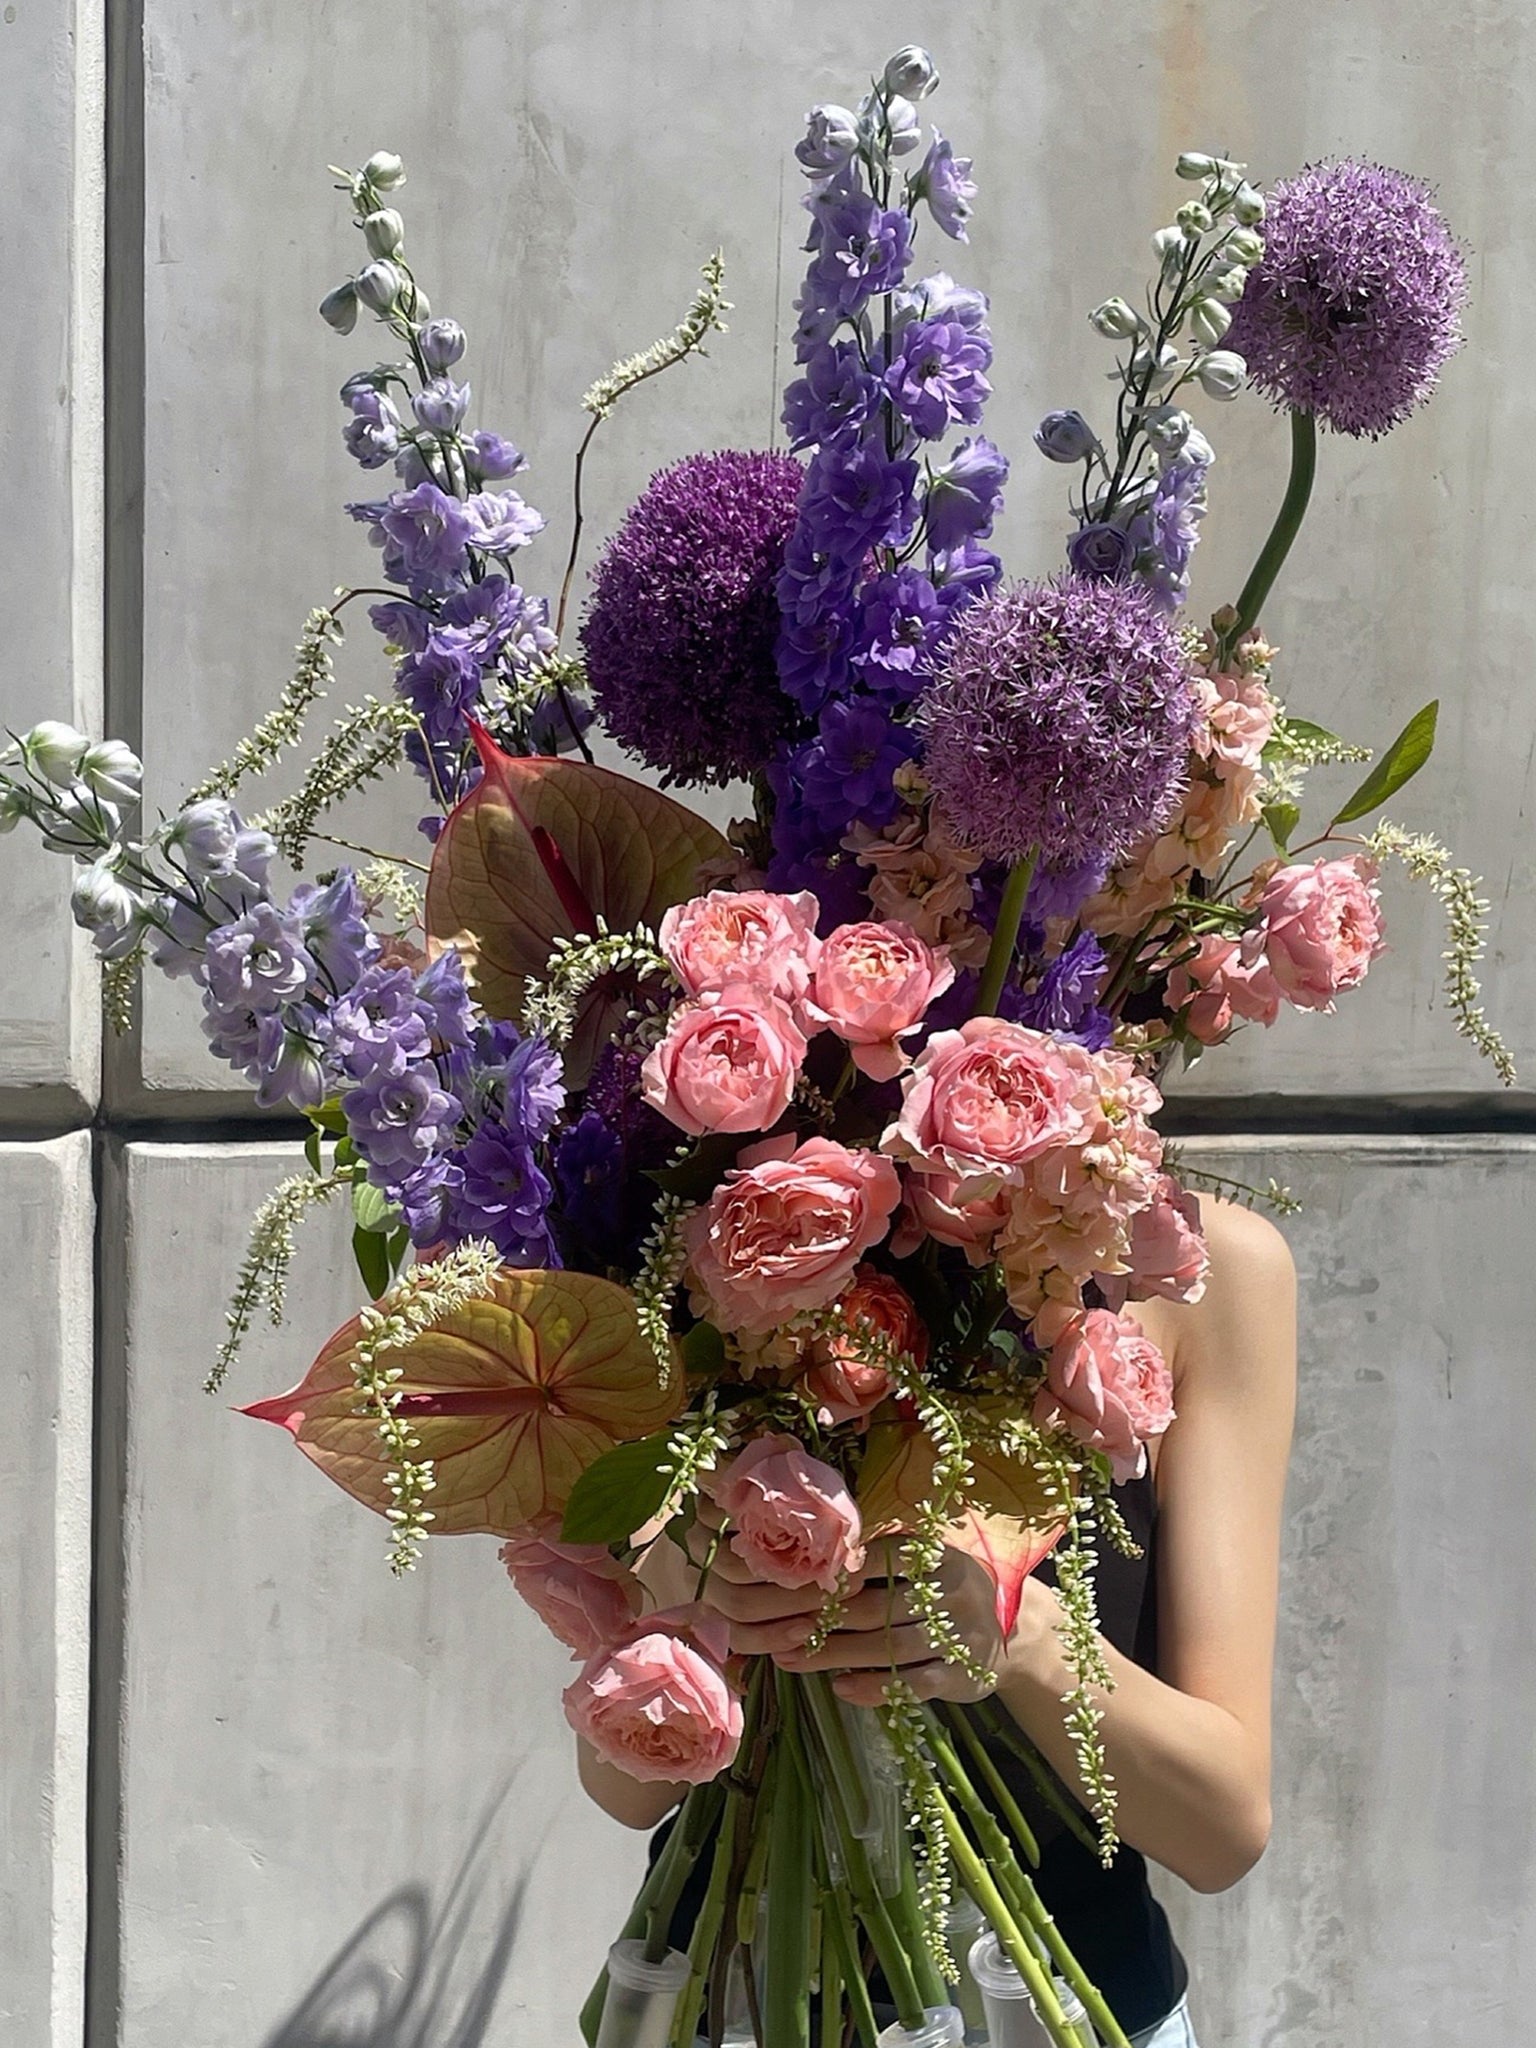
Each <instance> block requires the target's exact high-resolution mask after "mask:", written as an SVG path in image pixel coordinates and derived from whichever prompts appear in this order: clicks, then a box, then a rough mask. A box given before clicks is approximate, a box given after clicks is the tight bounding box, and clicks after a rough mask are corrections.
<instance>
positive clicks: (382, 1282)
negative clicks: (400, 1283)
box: [352, 1223, 395, 1301]
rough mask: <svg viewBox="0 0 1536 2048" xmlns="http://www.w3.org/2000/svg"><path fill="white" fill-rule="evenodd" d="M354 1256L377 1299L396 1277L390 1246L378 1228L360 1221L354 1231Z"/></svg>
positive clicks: (365, 1283)
mask: <svg viewBox="0 0 1536 2048" xmlns="http://www.w3.org/2000/svg"><path fill="white" fill-rule="evenodd" d="M352 1256H353V1258H354V1259H355V1260H356V1261H357V1270H358V1272H359V1273H361V1274H362V1276H363V1285H364V1286H365V1287H366V1288H367V1290H368V1292H369V1294H370V1295H371V1296H372V1297H373V1299H374V1300H375V1301H377V1300H378V1298H379V1296H380V1295H381V1294H382V1293H383V1292H384V1290H385V1288H386V1287H387V1286H388V1285H389V1283H390V1281H391V1280H393V1279H394V1277H395V1273H394V1268H393V1267H392V1266H391V1265H390V1263H389V1246H388V1245H387V1244H386V1243H385V1241H384V1239H383V1238H382V1237H381V1236H380V1235H379V1233H378V1232H377V1231H376V1230H370V1229H368V1228H366V1227H365V1226H364V1225H363V1224H361V1223H360V1224H358V1226H357V1228H356V1229H355V1230H354V1231H353V1233H352Z"/></svg>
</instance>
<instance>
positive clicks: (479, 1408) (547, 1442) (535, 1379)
mask: <svg viewBox="0 0 1536 2048" xmlns="http://www.w3.org/2000/svg"><path fill="white" fill-rule="evenodd" d="M360 1329H361V1325H360V1322H359V1321H358V1319H356V1318H354V1319H353V1320H352V1321H351V1322H349V1323H347V1324H345V1325H344V1326H343V1327H342V1328H341V1329H340V1330H338V1331H337V1332H336V1335H335V1336H334V1337H332V1339H331V1340H330V1342H329V1343H328V1344H327V1345H326V1346H325V1348H324V1350H323V1351H322V1352H321V1353H320V1355H319V1357H318V1358H317V1359H316V1360H315V1362H314V1364H313V1365H312V1366H311V1367H310V1368H309V1371H308V1372H307V1373H306V1374H305V1375H304V1378H303V1379H302V1380H301V1381H300V1382H299V1384H298V1386H296V1387H295V1388H294V1389H293V1390H292V1392H291V1393H287V1394H279V1395H276V1396H274V1397H273V1398H272V1399H270V1400H266V1401H257V1402H254V1403H253V1404H252V1405H251V1406H250V1407H249V1408H246V1409H245V1410H243V1413H245V1414H247V1415H251V1416H254V1417H255V1418H256V1419H257V1420H258V1421H261V1422H275V1423H277V1424H279V1425H280V1427H282V1428H284V1429H286V1430H288V1431H289V1433H290V1434H291V1435H292V1437H293V1439H294V1441H295V1443H296V1444H297V1445H298V1447H299V1449H300V1450H301V1451H302V1452H303V1453H304V1455H305V1456H306V1457H307V1458H309V1459H310V1460H311V1461H312V1462H313V1463H314V1464H316V1465H318V1466H319V1468H320V1470H321V1471H322V1472H324V1473H325V1474H326V1476H327V1477H328V1478H330V1479H334V1480H335V1482H336V1484H337V1485H338V1486H340V1487H342V1488H343V1489H344V1490H345V1491H346V1492H348V1493H350V1494H351V1495H352V1496H353V1498H354V1499H355V1500H360V1501H362V1502H363V1503H364V1505H365V1506H367V1507H371V1508H373V1509H374V1510H375V1511H377V1512H378V1513H381V1514H382V1513H383V1512H384V1511H385V1510H386V1509H388V1508H389V1507H390V1506H391V1505H392V1503H393V1497H392V1495H391V1494H390V1492H389V1490H388V1484H387V1481H388V1475H389V1471H390V1459H389V1455H388V1453H387V1452H386V1450H385V1448H384V1445H383V1443H382V1442H381V1440H380V1437H379V1430H378V1424H377V1421H376V1420H375V1419H374V1418H372V1417H371V1416H369V1415H368V1414H366V1413H363V1414H359V1413H358V1409H359V1406H360V1403H359V1398H358V1391H357V1386H356V1381H355V1376H354V1370H353V1368H354V1361H355V1356H356V1345H357V1340H358V1336H359V1334H360ZM383 1359H384V1362H386V1363H387V1364H388V1365H389V1366H391V1367H395V1366H398V1367H400V1368H401V1378H400V1379H399V1381H398V1382H397V1383H396V1384H397V1386H398V1388H399V1392H400V1409H401V1412H402V1413H403V1414H405V1415H406V1416H408V1417H409V1419H410V1421H411V1424H412V1426H413V1428H414V1429H415V1432H416V1434H417V1436H418V1437H419V1438H420V1439H421V1452H420V1456H421V1457H423V1458H429V1459H431V1461H432V1464H433V1469H434V1476H435V1478H436V1481H437V1483H436V1486H435V1487H434V1488H433V1490H432V1492H431V1493H430V1494H429V1496H428V1501H427V1505H428V1507H429V1508H430V1510H431V1513H432V1516H433V1522H432V1527H433V1530H434V1531H435V1532H436V1533H437V1534H440V1535H449V1536H452V1535H471V1534H488V1535H493V1536H511V1535H514V1534H515V1533H517V1531H519V1530H520V1529H522V1528H523V1527H524V1526H525V1525H526V1524H527V1523H529V1522H533V1521H537V1520H538V1519H539V1518H540V1517H541V1516H543V1515H559V1514H560V1513H561V1511H562V1510H563V1508H564V1506H565V1502H566V1500H567V1498H568V1497H569V1494H570V1491H571V1488H572V1487H573V1486H574V1485H575V1483H576V1481H577V1479H578V1478H579V1476H580V1475H581V1473H582V1472H584V1471H585V1470H586V1468H587V1466H588V1465H590V1464H592V1463H593V1462H594V1460H595V1459H597V1458H599V1457H601V1456H602V1454H603V1452H604V1451H607V1450H611V1449H612V1447H613V1445H614V1444H616V1443H620V1442H624V1441H627V1440H628V1439H630V1438H633V1437H642V1436H648V1435H650V1434H652V1433H653V1432H654V1431H656V1430H658V1429H661V1428H662V1427H664V1426H665V1424H666V1423H668V1422H670V1421H671V1420H672V1418H673V1417H674V1416H675V1415H676V1414H677V1413H678V1411H679V1409H680V1408H681V1406H682V1403H683V1400H684V1377H683V1372H682V1368H681V1366H680V1364H679V1363H678V1362H677V1361H676V1360H675V1359H674V1360H673V1362H672V1364H671V1366H670V1368H669V1369H668V1370H667V1371H663V1370H662V1368H661V1367H660V1365H659V1364H658V1362H657V1358H656V1354H655V1352H654V1351H653V1350H652V1349H651V1346H650V1343H649V1341H648V1340H647V1339H646V1337H645V1336H644V1335H643V1334H642V1332H641V1330H640V1326H639V1323H638V1321H637V1320H636V1316H635V1304H634V1297H633V1296H632V1295H631V1294H630V1293H629V1291H628V1289H627V1288H623V1287H617V1286H615V1285H614V1284H613V1282H612V1281H609V1280H601V1279H598V1278H597V1277H596V1276H595V1275H593V1274H589V1273H568V1272H554V1273H547V1272H525V1271H520V1270H517V1269H514V1268H512V1267H505V1266H504V1267H503V1268H502V1270H501V1272H500V1273H499V1274H498V1276H497V1278H496V1281H495V1283H494V1288H493V1292H492V1294H491V1295H490V1296H489V1297H488V1298H486V1299H484V1300H481V1301H473V1302H470V1303H469V1304H468V1305H467V1306H466V1307H464V1308H463V1309H461V1310H459V1312H458V1313H457V1314H455V1315H451V1316H446V1317H445V1318H444V1319H443V1321H442V1323H441V1324H439V1325H438V1326H437V1327H436V1328H435V1329H431V1330H428V1331H425V1332H424V1333H423V1334H422V1335H421V1336H419V1337H416V1338H414V1339H413V1340H412V1341H411V1342H410V1343H409V1344H407V1345H403V1346H401V1348H400V1349H399V1350H396V1351H389V1352H387V1353H384V1354H383Z"/></svg>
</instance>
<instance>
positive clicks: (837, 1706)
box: [800, 1671, 869, 1839]
mask: <svg viewBox="0 0 1536 2048" xmlns="http://www.w3.org/2000/svg"><path fill="white" fill-rule="evenodd" d="M800 1698H801V1699H803V1700H804V1702H805V1704H806V1705H807V1706H808V1707H809V1708H810V1712H811V1719H812V1720H813V1721H814V1722H815V1724H816V1733H817V1736H818V1737H819V1738H820V1741H821V1747H822V1751H823V1754H824V1755H825V1756H826V1759H827V1763H828V1765H829V1766H830V1768H831V1772H832V1776H833V1779H834V1780H835V1782H836V1785H837V1791H838V1797H839V1798H840V1799H841V1800H842V1803H843V1812H844V1814H845V1815H846V1816H847V1820H848V1825H849V1827H850V1828H851V1829H852V1830H853V1832H854V1833H855V1834H856V1835H858V1836H859V1837H860V1839H862V1838H863V1837H864V1836H866V1835H867V1834H868V1833H869V1793H868V1790H867V1789H866V1787H865V1783H864V1774H863V1772H862V1771H861V1770H860V1769H859V1763H858V1758H857V1757H856V1756H855V1755H854V1753H853V1743H852V1741H851V1740H850V1738H849V1734H848V1724H847V1722H846V1721H845V1720H844V1719H843V1710H842V1706H841V1703H840V1702H839V1700H838V1697H837V1694H836V1693H835V1692H834V1691H833V1690H832V1681H831V1679H830V1678H828V1676H827V1674H826V1673H825V1672H824V1671H813V1672H808V1673H805V1674H803V1675H802V1677H801V1680H800Z"/></svg>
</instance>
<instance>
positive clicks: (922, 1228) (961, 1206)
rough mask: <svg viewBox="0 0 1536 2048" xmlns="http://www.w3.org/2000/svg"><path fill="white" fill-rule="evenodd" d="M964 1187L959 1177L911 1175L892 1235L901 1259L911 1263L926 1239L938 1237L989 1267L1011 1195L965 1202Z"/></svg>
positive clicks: (1002, 1191)
mask: <svg viewBox="0 0 1536 2048" xmlns="http://www.w3.org/2000/svg"><path fill="white" fill-rule="evenodd" d="M959 1187H960V1181H959V1178H958V1176H956V1175H955V1174H952V1173H911V1174H908V1176H907V1183H906V1190H905V1193H906V1200H905V1202H904V1203H903V1204H902V1210H901V1217H900V1220H899V1221H898V1223H897V1225H896V1228H895V1230H894V1231H893V1232H892V1233H891V1250H892V1251H893V1252H894V1253H895V1254H896V1256H897V1258H898V1259H906V1258H910V1257H911V1255H912V1253H913V1252H915V1251H917V1250H918V1249H919V1248H920V1247H921V1245H922V1242H923V1239H924V1238H925V1237H936V1238H937V1239H938V1241H939V1243H940V1244H950V1245H954V1246H955V1247H956V1248H957V1250H959V1251H963V1252H964V1253H965V1256H966V1258H967V1259H968V1260H969V1261H970V1263H971V1264H972V1265H973V1266H984V1265H985V1264H986V1263H987V1261H988V1260H989V1259H990V1258H991V1256H992V1250H993V1246H994V1245H995V1244H996V1243H997V1238H998V1233H999V1232H1000V1231H1001V1230H1002V1229H1003V1227H1004V1225H1005V1224H1006V1223H1007V1221H1008V1216H1009V1204H1010V1201H1011V1195H1010V1192H1009V1190H1008V1189H1007V1188H997V1189H994V1190H993V1192H992V1193H991V1194H990V1195H976V1196H973V1197H972V1198H971V1199H970V1200H969V1201H963V1202H962V1201H961V1200H960V1199H959V1196H958V1190H959Z"/></svg>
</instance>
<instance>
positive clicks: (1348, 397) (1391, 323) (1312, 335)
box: [1224, 161, 1467, 439]
mask: <svg viewBox="0 0 1536 2048" xmlns="http://www.w3.org/2000/svg"><path fill="white" fill-rule="evenodd" d="M1268 197H1269V204H1268V212H1267V214H1266V216H1265V221H1264V255H1263V258H1262V259H1261V261H1260V262H1259V264H1258V265H1257V266H1256V268H1255V269H1253V270H1251V271H1250V272H1249V274H1248V282H1247V287H1246V289H1245V290H1244V292H1243V296H1242V298H1241V299H1240V300H1239V302H1238V304H1237V305H1236V306H1235V307H1234V309H1233V317H1232V325H1231V328H1230V329H1229V331H1228V333H1227V336H1226V340H1225V344H1224V346H1226V347H1227V348H1230V349H1233V350H1235V351H1236V352H1237V353H1238V354H1239V355H1240V356H1242V358H1243V360H1244V361H1245V362H1246V364H1247V366H1248V375H1249V378H1250V379H1251V381H1252V382H1253V383H1254V384H1255V385H1256V386H1257V387H1258V389H1259V390H1260V391H1262V392H1264V393H1265V395H1266V396H1267V397H1269V398H1271V399H1273V400H1274V402H1275V403H1276V404H1277V405H1283V406H1290V407H1293V408H1295V409H1296V410H1298V411H1301V412H1310V413H1315V414H1316V415H1317V417H1318V419H1319V420H1321V421H1322V422H1323V424H1324V425H1325V426H1329V427H1332V428H1333V429H1334V430H1335V431H1336V432H1338V433H1341V434H1364V435H1369V436H1371V437H1372V438H1373V439H1374V438H1375V437H1376V436H1378V435H1381V434H1385V433H1387V432H1388V431H1389V430H1390V429H1391V428H1392V427H1395V426H1397V425H1399V424H1400V422H1401V421H1403V420H1405V419H1406V418H1407V417H1408V415H1409V414H1410V413H1411V412H1412V411H1413V410H1414V409H1415V407H1417V406H1418V405H1420V404H1422V402H1423V401H1424V400H1425V399H1426V398H1427V397H1428V396H1429V394H1430V392H1431V391H1432V390H1433V389H1434V386H1435V383H1436V380H1437V379H1438V377H1439V373H1440V371H1441V369H1442V367H1443V366H1444V364H1445V363H1446V362H1447V361H1448V359H1449V358H1450V357H1451V356H1452V355H1454V354H1455V352H1456V350H1457V349H1458V348H1459V347H1460V345H1461V329H1460V317H1461V312H1462V308H1463V306H1464V305H1465V302H1466V296H1467V277H1466V263H1465V260H1464V258H1463V256H1462V253H1461V250H1460V249H1459V248H1458V247H1457V244H1456V240H1455V237H1454V236H1453V235H1452V233H1451V231H1450V228H1449V227H1448V226H1447V225H1446V221H1445V218H1444V216H1443V215H1442V214H1441V213H1440V211H1439V209H1438V208H1437V207H1436V206H1435V204H1434V201H1433V198H1432V196H1431V194H1430V192H1429V189H1428V187H1426V186H1424V185H1422V184H1420V183H1419V181H1418V180H1417V179H1416V178H1410V177H1408V176H1407V175H1406V174H1405V173H1404V172H1402V171H1393V170H1388V169H1385V168H1384V167H1383V166H1382V165H1380V164H1369V163H1356V162H1351V161H1345V162H1342V163H1319V164H1312V165H1309V166H1308V167H1307V169H1305V170H1303V171H1301V172H1299V173H1298V174H1297V175H1296V176H1295V177H1294V178H1287V179H1285V180H1284V181H1283V182H1282V183H1280V184H1278V185H1276V186H1275V187H1274V188H1273V190H1272V191H1271V192H1270V194H1269V195H1268Z"/></svg>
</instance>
